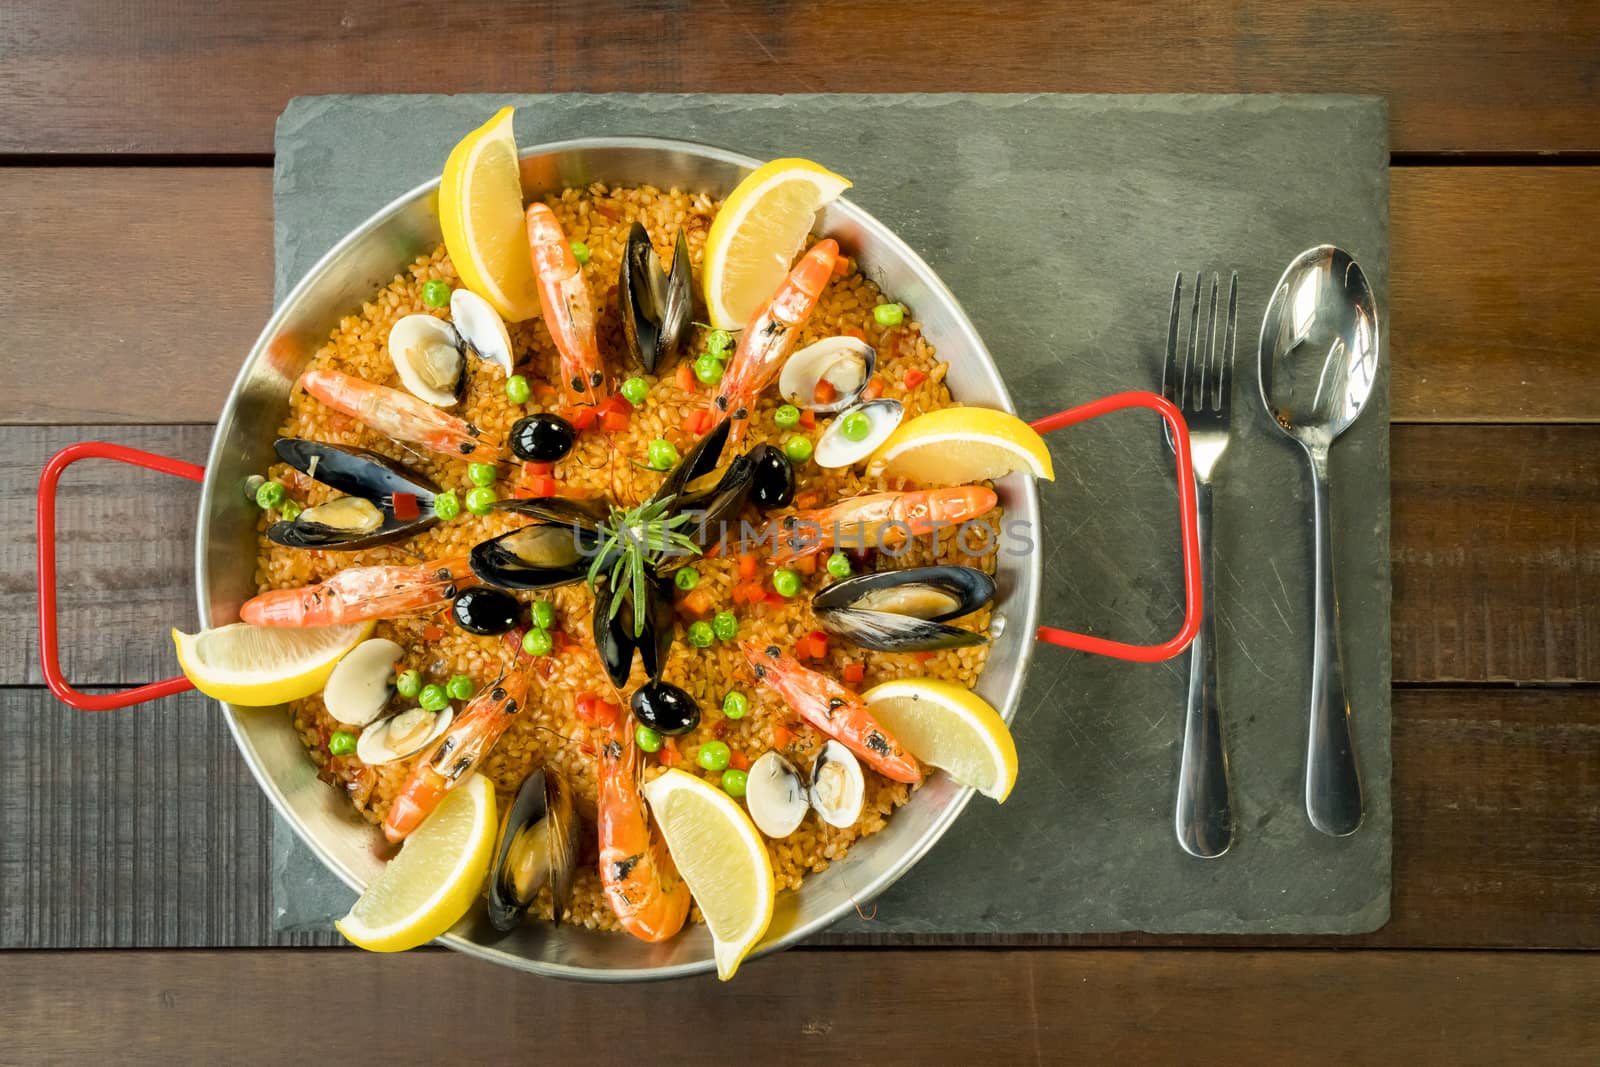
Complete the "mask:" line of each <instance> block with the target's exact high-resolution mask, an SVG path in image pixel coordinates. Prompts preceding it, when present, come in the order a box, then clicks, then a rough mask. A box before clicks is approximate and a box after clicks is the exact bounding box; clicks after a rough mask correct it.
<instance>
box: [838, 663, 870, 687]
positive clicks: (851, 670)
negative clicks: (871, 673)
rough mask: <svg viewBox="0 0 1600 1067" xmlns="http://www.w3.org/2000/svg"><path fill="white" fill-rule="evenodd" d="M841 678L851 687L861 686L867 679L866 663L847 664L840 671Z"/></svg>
mask: <svg viewBox="0 0 1600 1067" xmlns="http://www.w3.org/2000/svg"><path fill="white" fill-rule="evenodd" d="M839 677H840V678H841V679H843V680H844V681H846V682H848V683H849V684H851V685H860V684H861V683H862V681H864V680H865V679H866V677H867V665H866V664H865V663H846V664H845V665H844V667H843V668H842V669H841V670H840V671H839Z"/></svg>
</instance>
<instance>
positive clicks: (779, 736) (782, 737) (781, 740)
mask: <svg viewBox="0 0 1600 1067" xmlns="http://www.w3.org/2000/svg"><path fill="white" fill-rule="evenodd" d="M793 740H794V731H793V730H791V729H789V728H788V727H787V726H785V725H783V723H781V722H780V723H779V724H778V725H776V726H774V727H773V728H772V747H773V748H788V747H789V742H790V741H793Z"/></svg>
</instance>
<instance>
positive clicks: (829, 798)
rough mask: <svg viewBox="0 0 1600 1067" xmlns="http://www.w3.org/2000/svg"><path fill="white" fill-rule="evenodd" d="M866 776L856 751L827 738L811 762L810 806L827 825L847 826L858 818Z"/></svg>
mask: <svg viewBox="0 0 1600 1067" xmlns="http://www.w3.org/2000/svg"><path fill="white" fill-rule="evenodd" d="M866 795H867V783H866V779H865V778H864V777H863V776H862V774H861V764H860V762H859V761H858V760H857V759H856V757H855V753H853V752H851V751H850V750H849V749H848V748H845V747H844V746H843V745H841V744H840V743H839V742H837V741H829V742H828V743H827V744H825V745H823V746H822V751H820V752H818V753H817V759H816V762H815V763H813V764H812V765H811V808H812V810H813V811H815V812H816V813H817V815H818V817H819V818H821V819H822V821H823V822H825V823H827V824H828V825H829V826H837V827H838V828H839V829H841V830H845V829H848V828H850V827H852V826H854V825H855V824H856V820H857V819H859V818H861V801H862V799H863V798H864V797H865V796H866Z"/></svg>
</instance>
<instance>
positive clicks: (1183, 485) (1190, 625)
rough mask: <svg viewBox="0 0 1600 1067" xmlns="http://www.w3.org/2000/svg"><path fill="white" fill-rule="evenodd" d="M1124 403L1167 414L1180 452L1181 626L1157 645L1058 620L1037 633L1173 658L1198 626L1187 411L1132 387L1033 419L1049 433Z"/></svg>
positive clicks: (1110, 652)
mask: <svg viewBox="0 0 1600 1067" xmlns="http://www.w3.org/2000/svg"><path fill="white" fill-rule="evenodd" d="M1124 408H1149V409H1150V410H1151V411H1154V412H1156V413H1157V414H1159V415H1160V416H1161V417H1162V418H1163V419H1165V420H1167V427H1168V429H1170V430H1171V431H1172V440H1173V443H1174V448H1173V451H1174V452H1176V453H1177V457H1178V520H1179V523H1180V525H1181V529H1182V533H1183V628H1182V629H1180V630H1179V631H1178V632H1177V634H1176V635H1174V636H1173V637H1172V639H1171V640H1169V641H1163V642H1162V643H1161V644H1159V645H1129V644H1124V643H1123V642H1121V641H1108V640H1107V639H1105V638H1103V637H1091V636H1090V635H1088V634H1080V633H1074V632H1073V631H1071V630H1058V629H1056V628H1055V627H1054V626H1041V627H1039V632H1038V638H1039V640H1041V641H1048V642H1049V643H1050V644H1052V645H1060V646H1061V647H1062V648H1075V649H1078V650H1079V651H1081V652H1093V653H1095V654H1097V655H1101V656H1114V657H1116V658H1117V659H1131V660H1136V661H1138V662H1140V663H1156V662H1158V661H1160V660H1164V659H1171V658H1172V657H1173V656H1176V655H1177V654H1178V653H1180V652H1182V651H1183V650H1184V649H1186V648H1188V647H1189V644H1190V642H1192V641H1193V640H1194V637H1195V634H1197V633H1199V632H1200V526H1199V522H1198V519H1197V516H1196V514H1195V495H1194V464H1193V462H1192V461H1191V460H1190V457H1189V427H1188V425H1187V424H1185V423H1184V421H1183V415H1182V414H1181V413H1180V412H1179V411H1178V409H1177V408H1176V407H1174V406H1173V405H1172V403H1171V402H1169V401H1168V400H1166V399H1165V398H1163V397H1160V396H1157V395H1156V394H1155V393H1144V392H1131V393H1117V394H1116V395H1115V396H1108V397H1106V398H1104V399H1103V400H1096V401H1094V402H1093V403H1090V404H1083V405H1081V406H1079V407H1075V408H1068V409H1067V410H1066V411H1058V412H1057V413H1056V414H1054V415H1046V416H1045V417H1044V418H1042V419H1039V420H1038V421H1036V422H1034V423H1032V424H1031V425H1032V426H1033V428H1034V429H1035V430H1038V431H1039V432H1040V433H1042V434H1043V433H1049V432H1050V431H1051V430H1059V429H1061V428H1062V427H1063V426H1072V425H1075V424H1076V423H1080V422H1086V421H1087V420H1089V419H1094V418H1098V417H1100V416H1101V415H1106V414H1109V413H1110V412H1113V411H1121V410H1123V409H1124Z"/></svg>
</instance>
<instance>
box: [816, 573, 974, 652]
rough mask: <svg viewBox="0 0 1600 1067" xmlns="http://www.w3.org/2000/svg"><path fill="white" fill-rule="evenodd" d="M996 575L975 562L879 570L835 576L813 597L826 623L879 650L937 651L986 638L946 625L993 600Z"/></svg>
mask: <svg viewBox="0 0 1600 1067" xmlns="http://www.w3.org/2000/svg"><path fill="white" fill-rule="evenodd" d="M994 595H995V585H994V579H993V578H991V577H989V575H987V574H985V573H984V572H983V571H980V570H978V569H977V568H976V567H959V566H953V565H941V566H935V567H913V568H911V569H909V570H903V571H880V572H878V573H876V574H863V575H861V576H860V577H857V578H849V579H846V580H845V581H842V582H836V583H835V584H833V585H830V586H828V587H827V588H826V589H824V590H823V591H822V592H820V593H818V594H817V595H816V597H815V598H813V599H812V601H811V608H812V611H813V612H815V613H816V616H817V621H818V622H819V623H821V624H822V628H823V629H825V630H827V631H829V632H830V633H835V634H838V635H839V636H841V637H843V638H845V639H846V640H848V641H850V642H851V643H852V644H855V645H858V646H859V647H861V648H869V649H872V650H873V651H876V652H934V651H937V650H939V649H943V648H960V647H963V646H966V645H981V644H984V643H985V642H986V641H987V640H988V638H986V637H985V636H984V635H983V634H981V633H977V632H975V631H973V630H963V629H961V628H960V627H959V626H948V625H945V621H946V620H948V619H954V618H958V617H960V616H962V615H967V614H970V613H972V612H974V611H977V610H978V609H979V608H981V607H983V606H984V605H986V604H989V603H991V602H992V601H993V600H994Z"/></svg>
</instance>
